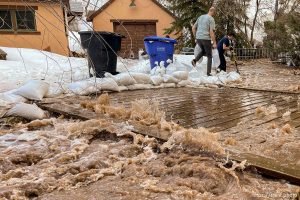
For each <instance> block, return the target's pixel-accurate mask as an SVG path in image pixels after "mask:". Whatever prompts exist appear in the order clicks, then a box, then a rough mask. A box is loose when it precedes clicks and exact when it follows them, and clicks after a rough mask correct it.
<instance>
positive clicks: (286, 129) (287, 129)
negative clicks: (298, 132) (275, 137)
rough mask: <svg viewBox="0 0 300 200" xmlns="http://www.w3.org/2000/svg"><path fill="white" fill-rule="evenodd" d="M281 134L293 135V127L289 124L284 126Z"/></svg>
mask: <svg viewBox="0 0 300 200" xmlns="http://www.w3.org/2000/svg"><path fill="white" fill-rule="evenodd" d="M281 133H282V134H291V133H292V127H291V125H289V124H286V125H284V126H283V127H282V128H281Z"/></svg>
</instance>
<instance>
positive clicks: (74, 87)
mask: <svg viewBox="0 0 300 200" xmlns="http://www.w3.org/2000/svg"><path fill="white" fill-rule="evenodd" d="M68 89H69V90H70V91H71V92H72V93H74V94H76V95H89V94H92V93H96V92H97V91H98V90H100V89H99V88H98V87H97V84H96V83H95V81H92V80H90V79H88V80H84V81H77V82H73V83H70V84H69V85H68Z"/></svg>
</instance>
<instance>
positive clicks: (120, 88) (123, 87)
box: [119, 85, 128, 92]
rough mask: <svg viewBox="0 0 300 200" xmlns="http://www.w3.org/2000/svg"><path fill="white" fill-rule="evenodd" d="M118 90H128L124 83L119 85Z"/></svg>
mask: <svg viewBox="0 0 300 200" xmlns="http://www.w3.org/2000/svg"><path fill="white" fill-rule="evenodd" d="M119 90H120V92H122V91H127V90H128V87H127V86H124V85H121V86H119Z"/></svg>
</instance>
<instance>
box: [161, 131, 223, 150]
mask: <svg viewBox="0 0 300 200" xmlns="http://www.w3.org/2000/svg"><path fill="white" fill-rule="evenodd" d="M218 138H219V134H218V133H212V132H209V131H208V130H207V129H205V128H202V127H201V128H198V129H192V128H191V129H185V128H183V129H182V130H179V131H174V132H173V133H172V136H171V137H170V138H169V140H168V141H167V142H165V143H164V144H163V145H162V150H164V149H171V148H172V147H173V146H174V145H175V144H176V145H182V146H183V147H187V148H189V149H198V150H204V151H211V152H214V153H217V154H224V153H225V150H224V148H223V147H222V146H221V145H220V143H219V142H218Z"/></svg>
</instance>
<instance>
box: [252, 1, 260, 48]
mask: <svg viewBox="0 0 300 200" xmlns="http://www.w3.org/2000/svg"><path fill="white" fill-rule="evenodd" d="M260 1H261V0H256V10H255V15H254V19H253V22H252V29H251V38H250V43H251V45H252V46H253V34H254V30H255V25H256V20H257V15H258V12H259V6H260Z"/></svg>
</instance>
